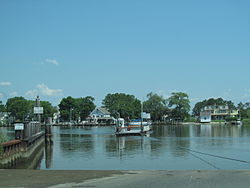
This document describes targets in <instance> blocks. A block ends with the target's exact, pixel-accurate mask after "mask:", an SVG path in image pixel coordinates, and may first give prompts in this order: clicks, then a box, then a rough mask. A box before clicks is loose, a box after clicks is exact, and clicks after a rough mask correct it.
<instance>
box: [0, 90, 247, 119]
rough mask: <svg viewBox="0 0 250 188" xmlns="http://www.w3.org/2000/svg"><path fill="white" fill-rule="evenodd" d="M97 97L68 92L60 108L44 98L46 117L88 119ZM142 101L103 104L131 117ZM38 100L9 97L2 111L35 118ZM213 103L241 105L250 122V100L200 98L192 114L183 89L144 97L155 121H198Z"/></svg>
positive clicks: (121, 98) (124, 98)
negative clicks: (75, 94) (167, 93)
mask: <svg viewBox="0 0 250 188" xmlns="http://www.w3.org/2000/svg"><path fill="white" fill-rule="evenodd" d="M94 100H95V99H94V98H93V97H91V96H87V97H81V98H73V97H71V96H68V97H66V98H63V99H62V100H61V101H60V104H59V105H58V106H59V108H57V107H54V106H52V104H51V103H50V102H48V101H41V106H42V107H43V108H44V114H43V115H42V121H45V120H46V119H47V118H48V117H52V116H53V114H54V113H56V112H58V111H59V112H60V121H70V120H72V121H78V120H81V121H82V120H85V119H86V118H87V117H88V116H89V114H90V113H91V111H93V110H94V109H95V107H96V105H95V104H94ZM141 103H142V101H140V100H139V99H137V98H136V97H135V96H134V95H130V94H125V93H114V94H107V95H106V96H105V97H104V99H103V101H102V105H103V106H102V107H105V108H106V109H107V110H109V112H110V113H111V115H112V116H113V117H119V116H120V117H123V118H125V119H127V120H129V119H134V118H140V112H141ZM34 104H35V102H34V101H31V100H27V99H25V98H24V97H13V98H9V99H8V100H7V102H6V104H3V103H2V101H0V112H8V113H9V115H10V117H11V118H12V119H13V120H15V121H24V120H25V119H32V118H33V117H34V115H33V107H34ZM209 105H228V106H229V108H230V109H231V110H234V109H239V110H240V116H241V117H242V119H243V122H250V120H249V119H250V103H245V104H243V103H242V102H241V103H239V104H238V105H237V106H236V105H235V104H234V103H233V102H232V101H227V100H224V99H222V98H217V99H215V98H210V99H206V100H203V101H200V102H197V103H196V104H195V106H194V108H193V109H192V114H190V100H189V96H188V94H186V93H183V92H173V93H171V96H170V97H169V98H164V97H163V96H161V95H158V94H156V93H152V92H151V93H149V94H147V99H146V100H145V101H143V111H144V112H147V113H150V114H151V119H152V120H153V121H155V122H156V121H163V120H164V121H165V120H179V121H194V120H195V117H197V116H199V114H200V111H201V109H202V108H204V107H205V106H209ZM1 123H2V122H1Z"/></svg>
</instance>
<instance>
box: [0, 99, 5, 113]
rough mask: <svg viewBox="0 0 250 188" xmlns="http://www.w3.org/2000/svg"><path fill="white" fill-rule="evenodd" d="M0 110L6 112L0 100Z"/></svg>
mask: <svg viewBox="0 0 250 188" xmlns="http://www.w3.org/2000/svg"><path fill="white" fill-rule="evenodd" d="M0 112H6V107H5V105H4V104H3V102H2V101H0Z"/></svg>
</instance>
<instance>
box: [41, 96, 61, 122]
mask: <svg viewBox="0 0 250 188" xmlns="http://www.w3.org/2000/svg"><path fill="white" fill-rule="evenodd" d="M41 107H43V115H42V121H45V120H47V119H48V118H49V117H53V114H54V113H56V112H57V109H56V107H53V106H52V104H51V103H50V102H48V101H41Z"/></svg>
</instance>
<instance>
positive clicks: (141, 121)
mask: <svg viewBox="0 0 250 188" xmlns="http://www.w3.org/2000/svg"><path fill="white" fill-rule="evenodd" d="M142 121H143V101H142V102H141V133H142V132H143V125H142Z"/></svg>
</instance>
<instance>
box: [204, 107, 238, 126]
mask: <svg viewBox="0 0 250 188" xmlns="http://www.w3.org/2000/svg"><path fill="white" fill-rule="evenodd" d="M238 116H239V110H232V109H229V107H228V105H211V106H205V107H204V108H202V109H201V112H200V122H201V123H207V122H211V121H212V120H225V119H226V117H238Z"/></svg>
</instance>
